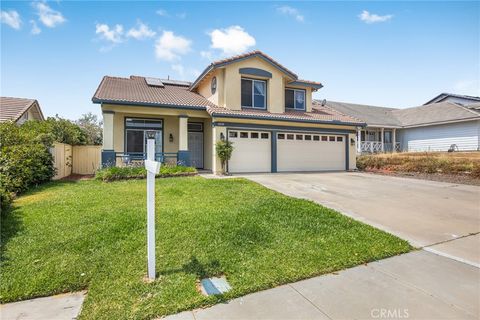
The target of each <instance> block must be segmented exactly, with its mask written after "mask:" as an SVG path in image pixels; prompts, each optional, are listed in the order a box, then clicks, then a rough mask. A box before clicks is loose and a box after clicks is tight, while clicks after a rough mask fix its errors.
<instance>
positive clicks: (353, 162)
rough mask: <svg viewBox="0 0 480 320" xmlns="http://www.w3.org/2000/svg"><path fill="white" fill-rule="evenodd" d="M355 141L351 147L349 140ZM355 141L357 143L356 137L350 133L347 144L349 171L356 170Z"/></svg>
mask: <svg viewBox="0 0 480 320" xmlns="http://www.w3.org/2000/svg"><path fill="white" fill-rule="evenodd" d="M352 139H353V141H355V143H353V145H352V144H351V143H350V142H351V140H352ZM356 141H357V135H356V134H355V133H350V134H349V135H348V143H349V148H350V150H349V151H348V152H349V159H348V164H349V170H355V169H357V147H356Z"/></svg>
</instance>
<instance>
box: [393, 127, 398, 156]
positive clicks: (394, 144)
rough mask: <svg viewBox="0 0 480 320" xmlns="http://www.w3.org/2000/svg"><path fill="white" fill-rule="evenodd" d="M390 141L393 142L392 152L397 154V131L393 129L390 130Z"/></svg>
mask: <svg viewBox="0 0 480 320" xmlns="http://www.w3.org/2000/svg"><path fill="white" fill-rule="evenodd" d="M392 140H393V152H397V149H396V147H397V129H395V128H393V130H392Z"/></svg>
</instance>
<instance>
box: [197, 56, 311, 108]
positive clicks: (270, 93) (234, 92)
mask: <svg viewBox="0 0 480 320" xmlns="http://www.w3.org/2000/svg"><path fill="white" fill-rule="evenodd" d="M240 68H258V69H262V70H266V71H268V72H270V73H271V74H272V78H262V77H257V76H251V75H242V74H240V72H239V69H240ZM214 76H215V77H217V91H216V92H215V94H212V93H211V82H212V78H213V77H214ZM242 76H243V77H245V78H251V79H260V80H266V81H267V110H268V111H270V112H272V113H282V112H284V111H285V87H288V88H297V89H305V91H306V92H305V96H306V97H305V100H306V110H307V111H308V112H310V111H311V110H312V90H311V88H305V87H302V86H291V85H288V82H290V81H292V80H293V79H291V78H288V77H287V76H286V75H285V74H284V73H283V72H281V71H280V70H278V69H277V68H275V67H274V66H272V65H271V64H269V63H267V62H266V61H264V60H263V59H261V58H258V57H254V58H251V59H247V60H242V61H239V62H235V63H232V64H229V65H227V66H225V67H222V68H218V69H216V70H214V71H213V72H212V73H211V74H210V75H208V76H207V77H205V79H203V80H202V82H201V83H200V84H199V85H198V88H197V91H198V93H199V94H201V95H202V96H204V97H205V98H207V99H208V100H210V101H211V102H212V103H214V104H216V105H218V106H220V107H224V108H228V109H232V110H241V109H242V108H241V79H242Z"/></svg>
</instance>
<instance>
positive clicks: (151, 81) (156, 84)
mask: <svg viewBox="0 0 480 320" xmlns="http://www.w3.org/2000/svg"><path fill="white" fill-rule="evenodd" d="M145 82H146V83H147V84H148V85H149V86H151V87H159V88H163V87H165V86H164V85H163V82H162V80H160V79H158V78H145Z"/></svg>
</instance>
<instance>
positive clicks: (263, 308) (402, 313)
mask: <svg viewBox="0 0 480 320" xmlns="http://www.w3.org/2000/svg"><path fill="white" fill-rule="evenodd" d="M479 297H480V269H479V268H476V267H474V266H471V265H468V264H465V263H462V262H459V261H455V260H452V259H449V258H446V257H442V256H439V255H436V254H433V253H430V252H427V251H424V250H420V251H414V252H411V253H407V254H404V255H401V256H396V257H392V258H389V259H385V260H381V261H377V262H373V263H370V264H368V265H362V266H358V267H355V268H351V269H347V270H344V271H341V272H338V273H337V274H328V275H324V276H320V277H316V278H312V279H307V280H304V281H300V282H297V283H292V284H288V285H284V286H280V287H277V288H274V289H270V290H265V291H262V292H257V293H253V294H250V295H247V296H244V297H241V298H237V299H234V300H232V301H230V302H228V303H223V304H218V305H215V306H212V307H210V308H207V309H197V310H193V311H186V312H182V313H179V314H176V315H172V316H169V317H166V319H168V320H181V319H182V320H183V319H188V320H203V319H387V318H389V319H407V318H408V319H479V318H480V300H479Z"/></svg>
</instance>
